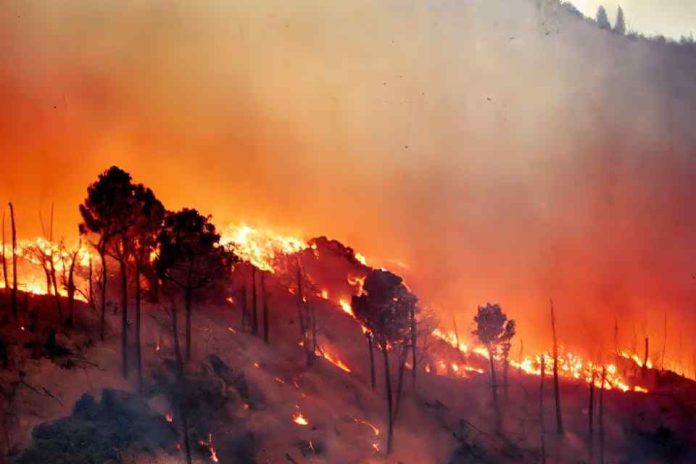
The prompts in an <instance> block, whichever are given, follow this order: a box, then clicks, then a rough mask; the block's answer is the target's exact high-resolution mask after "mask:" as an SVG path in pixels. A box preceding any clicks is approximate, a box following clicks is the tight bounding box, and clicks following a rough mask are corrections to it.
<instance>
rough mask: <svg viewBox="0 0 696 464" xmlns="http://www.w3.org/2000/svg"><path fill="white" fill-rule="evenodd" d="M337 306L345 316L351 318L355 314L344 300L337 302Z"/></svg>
mask: <svg viewBox="0 0 696 464" xmlns="http://www.w3.org/2000/svg"><path fill="white" fill-rule="evenodd" d="M338 304H339V305H340V306H341V309H342V310H343V312H345V313H346V314H348V315H350V316H351V317H355V313H354V312H353V307H352V306H351V305H350V303H348V302H347V301H346V300H343V299H342V300H339V302H338Z"/></svg>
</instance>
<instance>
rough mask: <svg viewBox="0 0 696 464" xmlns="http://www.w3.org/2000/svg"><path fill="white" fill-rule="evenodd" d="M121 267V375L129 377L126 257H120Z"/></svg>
mask: <svg viewBox="0 0 696 464" xmlns="http://www.w3.org/2000/svg"><path fill="white" fill-rule="evenodd" d="M119 266H120V267H121V369H122V371H121V375H122V376H123V378H124V379H127V378H128V274H127V272H126V260H125V258H121V259H119Z"/></svg>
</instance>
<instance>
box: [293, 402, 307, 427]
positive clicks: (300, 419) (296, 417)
mask: <svg viewBox="0 0 696 464" xmlns="http://www.w3.org/2000/svg"><path fill="white" fill-rule="evenodd" d="M291 418H292V421H293V422H294V423H296V424H297V425H303V426H304V425H309V421H307V419H306V418H305V416H304V415H302V413H301V412H300V407H299V406H295V412H294V413H293V414H292V416H291Z"/></svg>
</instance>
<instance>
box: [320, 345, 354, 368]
mask: <svg viewBox="0 0 696 464" xmlns="http://www.w3.org/2000/svg"><path fill="white" fill-rule="evenodd" d="M321 355H322V356H323V357H324V359H326V360H327V361H329V362H330V363H331V364H333V365H334V366H336V367H338V368H339V369H341V370H342V371H345V372H350V367H348V366H347V365H346V364H345V363H344V362H343V361H341V360H340V359H338V358H337V357H335V356H334V355H332V354H331V353H329V352H328V351H326V350H324V349H322V350H321Z"/></svg>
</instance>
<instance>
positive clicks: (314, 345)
mask: <svg viewBox="0 0 696 464" xmlns="http://www.w3.org/2000/svg"><path fill="white" fill-rule="evenodd" d="M309 317H310V318H311V319H312V355H314V353H316V352H317V313H316V308H315V307H314V305H311V306H310V307H309Z"/></svg>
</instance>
